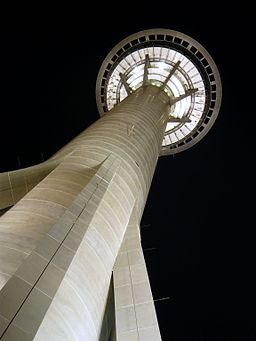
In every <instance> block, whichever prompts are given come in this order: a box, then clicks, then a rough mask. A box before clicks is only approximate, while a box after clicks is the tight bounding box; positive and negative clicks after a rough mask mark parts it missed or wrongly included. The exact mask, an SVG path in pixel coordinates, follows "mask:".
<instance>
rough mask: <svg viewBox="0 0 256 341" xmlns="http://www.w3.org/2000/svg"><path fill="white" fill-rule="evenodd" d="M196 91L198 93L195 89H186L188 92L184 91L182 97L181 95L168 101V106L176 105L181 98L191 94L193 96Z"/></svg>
mask: <svg viewBox="0 0 256 341" xmlns="http://www.w3.org/2000/svg"><path fill="white" fill-rule="evenodd" d="M197 91H198V89H197V88H195V89H188V90H186V91H185V93H184V94H183V95H181V96H179V97H174V98H171V99H170V104H171V105H173V104H174V103H177V102H179V101H181V100H182V99H183V98H186V97H188V96H191V95H192V94H194V93H195V92H197Z"/></svg>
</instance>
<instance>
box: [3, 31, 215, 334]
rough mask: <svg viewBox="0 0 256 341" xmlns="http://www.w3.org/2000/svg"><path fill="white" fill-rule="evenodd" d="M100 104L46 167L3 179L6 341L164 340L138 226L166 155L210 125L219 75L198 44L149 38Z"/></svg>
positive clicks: (108, 77)
mask: <svg viewBox="0 0 256 341" xmlns="http://www.w3.org/2000/svg"><path fill="white" fill-rule="evenodd" d="M96 99H97V106H98V109H99V112H100V114H101V116H102V117H101V118H100V119H99V120H98V121H97V122H95V123H94V124H93V125H91V126H90V127H89V128H88V129H86V130H85V131H84V132H82V133H81V134H80V135H79V136H78V137H76V138H75V139H74V140H72V141H71V142H70V143H69V144H67V145H66V146H65V147H63V148H62V149H61V150H60V151H58V152H57V153H56V154H55V155H53V156H52V157H51V158H50V159H49V160H48V161H46V162H43V163H41V164H39V165H36V166H34V167H29V168H27V169H22V170H18V171H13V172H6V173H3V174H1V175H0V186H1V187H0V190H1V199H0V204H1V208H2V209H7V208H8V207H11V206H13V207H12V208H11V209H10V210H9V211H8V212H6V213H5V214H4V215H3V216H2V217H1V220H0V236H1V242H2V245H1V251H0V252H1V263H0V266H1V269H0V273H1V292H0V307H1V308H0V314H1V315H0V321H1V324H0V326H1V328H0V331H1V340H16V339H17V340H32V339H35V340H48V339H49V335H51V340H75V339H78V340H84V339H85V340H98V339H100V340H108V339H109V338H112V339H113V340H114V339H115V338H116V339H117V340H132V339H135V340H138V339H139V340H148V339H149V337H151V338H152V339H154V340H160V333H159V329H158V325H157V319H156V314H155V310H154V304H153V298H152V295H151V290H150V285H149V281H148V277H147V271H146V266H145V262H144V258H143V252H142V249H141V244H140V232H139V231H140V229H139V224H140V219H141V216H142V213H143V209H144V206H145V203H146V199H147V194H148V191H149V188H150V184H151V181H152V177H153V174H154V170H155V167H156V164H157V160H158V157H159V155H170V154H174V153H177V152H180V151H183V150H185V149H187V148H189V147H190V146H192V145H194V144H195V143H196V142H198V141H199V140H200V139H201V138H202V137H203V136H204V135H205V134H206V133H207V131H208V130H209V129H210V127H211V126H212V124H213V123H214V120H215V119H216V116H217V114H218V111H219V107H220V101H221V83H220V77H219V73H218V70H217V68H216V66H215V64H214V62H213V60H212V58H211V57H210V55H209V54H208V53H207V51H206V50H205V49H204V48H203V47H202V46H201V45H200V44H198V43H197V42H196V41H194V40H193V39H192V38H190V37H188V36H186V35H184V34H181V33H179V32H175V31H171V30H165V29H154V30H147V31H142V32H139V33H136V34H134V35H132V36H130V37H128V38H126V39H124V40H123V41H122V42H120V43H119V44H118V45H117V46H116V47H114V48H113V49H112V50H111V52H110V53H109V55H108V56H107V57H106V59H105V60H104V62H103V64H102V66H101V69H100V71H99V75H98V78H97V85H96ZM114 316H115V317H114Z"/></svg>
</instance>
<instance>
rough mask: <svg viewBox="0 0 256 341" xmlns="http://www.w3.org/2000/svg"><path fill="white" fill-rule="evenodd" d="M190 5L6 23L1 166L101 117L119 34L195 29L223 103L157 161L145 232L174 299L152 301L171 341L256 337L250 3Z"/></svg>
mask: <svg viewBox="0 0 256 341" xmlns="http://www.w3.org/2000/svg"><path fill="white" fill-rule="evenodd" d="M190 4H191V5H190V6H187V5H186V4H185V3H183V2H180V3H179V4H176V5H175V4H174V3H172V2H171V1H170V2H167V3H160V2H159V4H157V3H155V5H154V7H153V6H150V5H149V3H142V4H141V7H140V8H139V7H138V4H137V3H132V5H131V7H132V8H129V3H128V2H126V3H117V5H115V4H113V3H109V4H107V5H105V7H104V10H103V8H102V6H101V5H100V4H99V6H98V8H97V5H95V6H93V7H92V8H91V9H87V10H85V12H82V13H81V12H80V11H79V10H77V13H75V14H73V13H72V14H69V13H67V14H65V16H64V15H62V13H59V14H58V16H56V17H55V16H54V15H52V17H51V18H50V19H49V20H50V22H51V25H50V24H49V21H48V17H43V20H42V18H41V20H40V21H39V22H37V17H34V18H33V25H32V24H31V25H30V21H29V24H28V22H27V21H26V18H23V17H22V18H23V19H24V20H21V22H22V23H21V24H19V23H17V22H16V24H15V25H14V24H9V25H6V26H5V25H4V26H3V29H2V30H1V33H0V39H1V64H0V74H1V77H0V84H1V92H0V94H1V101H0V118H1V120H0V146H1V161H0V171H6V170H11V169H17V168H20V167H26V166H30V165H32V164H35V163H37V162H40V161H41V160H42V159H44V160H45V159H47V158H48V157H49V156H51V155H52V154H53V153H54V152H56V151H57V150H58V149H59V148H60V147H61V146H63V145H64V144H66V143H67V142H69V141H70V139H71V138H73V137H74V136H76V135H77V134H78V133H79V132H81V131H82V130H83V129H85V128H86V127H87V126H89V125H90V124H91V123H92V122H94V121H95V120H97V118H98V117H99V116H98V113H97V108H96V102H95V83H96V77H97V73H98V70H99V68H100V65H101V63H102V61H103V59H104V58H105V56H106V55H107V53H108V52H109V51H110V49H111V48H112V47H113V46H114V45H115V44H117V43H118V42H119V41H120V40H121V39H123V38H125V37H126V36H128V35H129V34H132V33H135V32H137V31H139V30H143V29H147V28H154V27H155V28H161V27H162V28H167V29H173V30H177V31H180V32H183V33H185V34H188V35H190V36H191V37H192V38H194V39H196V40H197V41H198V42H199V43H201V44H202V45H203V46H204V47H205V48H206V49H207V50H208V52H209V53H210V54H211V55H212V57H213V59H214V61H215V63H216V64H217V66H218V68H219V71H220V75H221V79H222V86H223V101H222V106H221V110H220V114H219V116H218V118H217V121H216V123H215V125H214V126H213V127H212V129H211V130H210V132H209V133H208V134H207V135H206V137H205V138H204V139H203V140H201V141H200V142H199V143H198V144H197V145H196V146H194V147H192V148H191V149H189V150H187V151H184V152H182V153H180V154H177V155H175V156H174V157H173V156H169V157H162V158H160V159H159V162H158V166H157V169H156V172H155V175H154V178H153V182H152V186H151V190H150V193H149V197H148V201H147V205H146V208H145V211H144V215H143V219H142V225H143V226H142V230H141V232H142V242H143V247H144V249H145V257H146V261H147V266H148V270H149V276H150V280H151V285H152V291H153V295H154V298H155V299H156V300H157V299H160V298H164V297H170V299H168V300H160V301H156V303H155V304H156V310H157V314H158V318H159V324H160V330H161V333H162V338H163V340H164V341H169V340H172V341H176V340H177V341H183V340H186V341H190V340H198V341H201V340H207V341H208V340H218V341H221V340H223V341H224V340H225V341H227V340H232V341H233V340H241V341H247V340H255V339H256V332H255V329H256V327H255V303H256V302H255V294H254V291H255V287H256V283H255V280H254V272H255V251H254V249H255V232H254V229H255V223H254V221H253V220H252V219H251V216H252V212H253V209H252V202H253V199H250V198H249V196H250V194H251V192H252V190H251V188H252V185H253V176H252V158H253V156H254V155H255V154H253V153H252V152H250V150H249V147H250V146H251V142H252V135H250V128H251V126H252V124H251V120H252V116H253V113H252V105H250V97H248V96H247V92H248V89H247V84H248V83H247V77H248V74H250V72H251V70H250V66H251V65H253V63H254V62H253V58H254V57H253V56H252V55H250V51H251V50H250V49H249V46H250V45H249V44H248V43H249V31H248V29H249V25H247V24H248V23H249V12H250V9H247V7H246V5H243V2H242V1H241V2H240V3H239V2H238V3H236V4H235V3H233V4H232V6H230V7H229V8H228V10H224V9H223V5H222V4H221V3H220V4H218V3H216V2H202V3H200V2H193V3H192V2H190ZM115 6H117V7H116V8H117V13H116V14H114V13H113V7H115ZM94 7H95V8H94ZM143 9H144V12H143ZM83 15H84V17H83ZM60 17H61V18H60ZM90 18H92V23H89V22H88V20H89V19H90ZM52 19H53V20H52ZM55 19H56V20H55ZM59 19H60V20H59ZM53 22H55V25H52V23H53ZM248 79H249V77H248ZM150 248H152V250H151V251H150V250H148V251H147V250H146V249H150Z"/></svg>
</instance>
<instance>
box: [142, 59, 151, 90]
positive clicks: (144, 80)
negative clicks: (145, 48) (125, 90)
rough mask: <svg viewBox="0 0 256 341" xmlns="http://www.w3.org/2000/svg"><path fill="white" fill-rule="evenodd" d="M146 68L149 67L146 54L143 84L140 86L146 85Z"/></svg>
mask: <svg viewBox="0 0 256 341" xmlns="http://www.w3.org/2000/svg"><path fill="white" fill-rule="evenodd" d="M148 67H149V56H148V54H146V56H145V65H144V74H143V84H142V85H147V84H148Z"/></svg>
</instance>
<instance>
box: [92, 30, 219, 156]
mask: <svg viewBox="0 0 256 341" xmlns="http://www.w3.org/2000/svg"><path fill="white" fill-rule="evenodd" d="M149 83H150V84H152V85H155V86H158V87H161V88H162V89H163V90H164V91H165V92H166V93H167V94H168V95H169V97H170V105H171V107H170V108H171V109H170V114H169V121H168V123H167V126H166V130H165V135H164V139H163V143H162V151H161V155H170V154H174V153H178V152H180V151H183V150H185V149H187V148H189V147H191V146H192V145H194V144H195V143H197V142H198V141H199V140H201V138H202V137H203V136H204V135H205V134H206V133H207V132H208V131H209V129H210V128H211V126H212V125H213V123H214V121H215V119H216V117H217V115H218V112H219V109H220V103H221V94H222V90H221V81H220V76H219V72H218V69H217V67H216V65H215V63H214V61H213V60H212V58H211V56H210V55H209V53H208V52H207V51H206V50H205V49H204V48H203V47H202V46H201V45H200V44H199V43H198V42H196V41H195V40H194V39H192V38H190V37H189V36H187V35H185V34H182V33H180V32H177V31H172V30H168V29H152V30H146V31H141V32H138V33H135V34H133V35H131V36H129V37H127V38H126V39H124V40H122V41H121V42H120V43H119V44H117V45H116V46H115V47H114V48H113V49H112V50H111V51H110V53H109V54H108V55H107V57H106V58H105V60H104V61H103V63H102V66H101V68H100V71H99V74H98V78H97V83H96V100H97V106H98V110H99V113H100V115H104V114H106V113H107V112H108V111H109V110H111V109H112V108H113V107H114V106H115V105H116V104H117V103H119V102H121V101H122V100H123V99H124V98H125V97H127V96H128V95H129V93H130V92H132V91H135V90H136V89H138V88H139V87H141V86H142V85H146V84H149Z"/></svg>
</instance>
